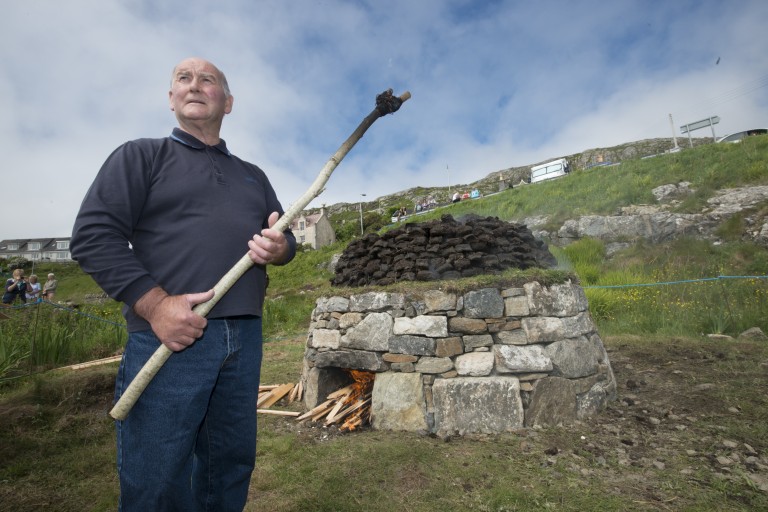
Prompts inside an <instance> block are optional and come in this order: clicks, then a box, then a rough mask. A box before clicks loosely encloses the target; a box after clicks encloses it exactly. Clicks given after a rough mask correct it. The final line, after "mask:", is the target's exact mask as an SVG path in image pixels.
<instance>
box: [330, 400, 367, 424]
mask: <svg viewBox="0 0 768 512" xmlns="http://www.w3.org/2000/svg"><path fill="white" fill-rule="evenodd" d="M369 403H371V398H370V396H368V398H366V399H365V400H358V401H357V402H355V403H354V404H353V405H351V406H349V407H347V408H346V409H344V410H343V411H341V412H340V413H339V414H338V415H336V418H335V420H334V421H333V423H338V422H339V421H340V420H342V419H344V418H346V417H347V416H349V415H350V414H352V413H353V412H355V411H356V410H358V409H360V408H361V407H363V406H365V405H367V404H369Z"/></svg>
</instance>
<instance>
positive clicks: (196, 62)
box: [171, 57, 232, 97]
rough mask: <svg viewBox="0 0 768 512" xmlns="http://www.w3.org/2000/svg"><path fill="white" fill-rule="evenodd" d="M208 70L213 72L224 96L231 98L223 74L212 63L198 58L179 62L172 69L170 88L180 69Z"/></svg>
mask: <svg viewBox="0 0 768 512" xmlns="http://www.w3.org/2000/svg"><path fill="white" fill-rule="evenodd" d="M189 67H193V68H201V69H202V68H205V67H207V68H209V69H211V70H212V71H214V72H215V74H216V78H217V79H218V80H219V82H220V83H221V87H222V88H223V89H224V94H226V95H227V97H230V96H232V93H231V92H230V91H229V83H228V82H227V77H226V76H225V75H224V73H223V72H222V71H221V70H220V69H219V68H217V67H216V66H215V65H214V64H213V63H212V62H209V61H207V60H205V59H201V58H198V57H189V58H186V59H184V60H183V61H181V62H179V63H178V64H176V65H175V66H174V67H173V72H172V73H171V86H173V81H174V79H175V78H176V73H177V72H178V70H179V69H180V68H189Z"/></svg>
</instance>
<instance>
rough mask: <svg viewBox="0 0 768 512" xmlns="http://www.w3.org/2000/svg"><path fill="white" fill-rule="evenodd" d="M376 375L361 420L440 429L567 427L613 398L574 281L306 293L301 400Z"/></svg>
mask: <svg viewBox="0 0 768 512" xmlns="http://www.w3.org/2000/svg"><path fill="white" fill-rule="evenodd" d="M343 369H355V370H366V371H371V372H376V378H375V381H374V388H373V395H372V414H371V415H372V419H371V422H372V426H373V428H376V429H384V430H406V431H425V432H430V433H436V434H439V435H452V434H456V433H458V434H464V433H493V432H504V431H513V430H516V429H520V428H524V427H531V426H534V425H555V424H560V423H562V424H568V423H571V422H573V421H575V420H579V419H582V418H585V417H588V416H591V415H593V414H595V413H597V412H598V411H599V410H601V409H602V408H603V407H604V406H605V404H606V403H607V402H608V401H610V400H613V399H614V398H615V395H616V382H615V379H614V375H613V372H612V370H611V366H610V362H609V360H608V355H607V353H606V351H605V348H604V347H603V343H602V340H601V339H600V336H599V334H598V332H597V329H596V327H595V325H594V323H593V321H592V319H591V317H590V315H589V312H588V310H587V299H586V296H585V295H584V291H583V289H582V288H581V287H580V286H578V285H576V284H574V283H572V282H567V283H564V284H555V285H552V286H548V287H546V286H542V285H541V284H540V283H539V282H535V281H534V282H530V283H527V284H525V285H523V286H521V287H491V288H483V289H478V290H471V291H467V292H465V293H462V294H456V293H452V292H447V291H442V290H440V289H434V290H429V291H425V292H423V293H419V294H415V293H414V294H404V293H389V292H367V293H361V294H352V295H349V296H333V297H323V298H320V299H318V300H317V304H316V308H315V310H314V311H313V313H312V322H311V325H310V329H309V335H308V338H307V346H306V351H305V358H304V370H303V375H302V379H303V383H304V386H305V405H306V407H308V408H312V407H315V406H316V405H318V404H319V403H321V402H322V401H324V400H325V397H326V396H327V395H328V394H330V393H331V392H333V391H335V390H336V389H338V388H340V387H342V386H343V385H345V384H346V383H347V380H346V379H347V377H346V374H345V372H343V371H342V370H343Z"/></svg>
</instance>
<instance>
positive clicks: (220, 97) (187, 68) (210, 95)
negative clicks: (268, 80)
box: [168, 59, 233, 125]
mask: <svg viewBox="0 0 768 512" xmlns="http://www.w3.org/2000/svg"><path fill="white" fill-rule="evenodd" d="M168 98H169V101H170V106H171V110H173V111H174V112H175V113H176V118H177V119H178V120H179V123H181V124H182V125H184V124H185V123H195V124H199V123H201V122H202V123H208V122H213V123H221V120H222V119H223V118H224V115H225V114H229V113H230V112H231V111H232V101H233V98H232V96H227V94H226V92H225V91H224V84H223V81H222V76H221V73H220V72H219V70H218V69H217V68H216V67H215V66H214V65H213V64H211V63H210V62H207V61H204V60H201V59H187V60H184V61H182V62H181V63H180V64H179V65H178V66H176V69H175V71H174V73H173V79H172V82H171V90H170V91H169V92H168Z"/></svg>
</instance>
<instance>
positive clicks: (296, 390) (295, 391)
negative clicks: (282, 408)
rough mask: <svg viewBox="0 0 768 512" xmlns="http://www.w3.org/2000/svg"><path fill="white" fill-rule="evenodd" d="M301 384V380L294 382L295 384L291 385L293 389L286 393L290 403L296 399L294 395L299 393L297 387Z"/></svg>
mask: <svg viewBox="0 0 768 512" xmlns="http://www.w3.org/2000/svg"><path fill="white" fill-rule="evenodd" d="M300 386H301V381H299V382H298V383H296V385H295V386H293V389H291V393H290V394H289V395H288V402H289V403H292V402H294V401H295V400H296V396H297V395H298V394H299V387H300Z"/></svg>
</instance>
